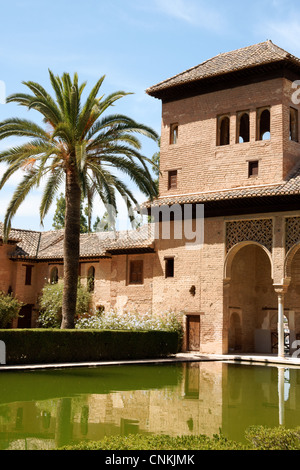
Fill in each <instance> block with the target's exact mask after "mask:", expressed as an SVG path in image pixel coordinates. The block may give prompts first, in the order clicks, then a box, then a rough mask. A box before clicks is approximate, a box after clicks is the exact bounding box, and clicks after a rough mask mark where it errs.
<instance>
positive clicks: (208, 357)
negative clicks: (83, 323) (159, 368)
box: [0, 353, 300, 372]
mask: <svg viewBox="0 0 300 470" xmlns="http://www.w3.org/2000/svg"><path fill="white" fill-rule="evenodd" d="M204 361H210V362H213V361H223V362H227V363H245V364H263V365H283V366H286V367H299V368H300V358H293V357H285V358H280V357H278V356H276V355H261V354H224V355H221V354H199V353H179V354H176V355H174V356H170V357H167V358H163V359H138V360H127V361H125V360H124V361H99V362H79V363H62V364H29V365H0V372H1V371H26V370H47V369H69V368H79V367H100V366H121V365H137V364H144V365H145V364H168V363H176V362H204Z"/></svg>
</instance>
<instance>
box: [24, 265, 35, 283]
mask: <svg viewBox="0 0 300 470" xmlns="http://www.w3.org/2000/svg"><path fill="white" fill-rule="evenodd" d="M25 268H26V272H25V286H31V278H32V268H33V266H25Z"/></svg>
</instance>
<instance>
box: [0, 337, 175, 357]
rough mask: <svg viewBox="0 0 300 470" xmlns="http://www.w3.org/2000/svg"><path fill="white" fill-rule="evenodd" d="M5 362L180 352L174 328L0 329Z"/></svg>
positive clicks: (161, 355) (158, 354)
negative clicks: (123, 329)
mask: <svg viewBox="0 0 300 470" xmlns="http://www.w3.org/2000/svg"><path fill="white" fill-rule="evenodd" d="M0 341H4V343H5V346H6V364H7V365H20V364H46V363H51V364H57V363H64V362H72V363H74V362H75V363H77V362H88V361H92V362H95V361H106V360H107V361H108V360H126V359H149V358H150V359H152V358H153V359H155V358H160V357H166V356H168V355H171V354H176V353H177V352H178V345H179V335H178V333H177V332H173V331H111V330H106V331H99V330H98V331H97V330H57V329H15V330H0Z"/></svg>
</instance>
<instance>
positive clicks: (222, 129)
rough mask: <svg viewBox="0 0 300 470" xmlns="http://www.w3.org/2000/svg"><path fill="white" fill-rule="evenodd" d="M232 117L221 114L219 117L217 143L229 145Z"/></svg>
mask: <svg viewBox="0 0 300 470" xmlns="http://www.w3.org/2000/svg"><path fill="white" fill-rule="evenodd" d="M229 139H230V119H229V116H220V117H219V119H218V137H217V145H229Z"/></svg>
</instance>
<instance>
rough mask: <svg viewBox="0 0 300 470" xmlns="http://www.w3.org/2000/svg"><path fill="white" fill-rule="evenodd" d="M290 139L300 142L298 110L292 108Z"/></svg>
mask: <svg viewBox="0 0 300 470" xmlns="http://www.w3.org/2000/svg"><path fill="white" fill-rule="evenodd" d="M290 140H293V141H294V142H298V110H297V109H295V108H290Z"/></svg>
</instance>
